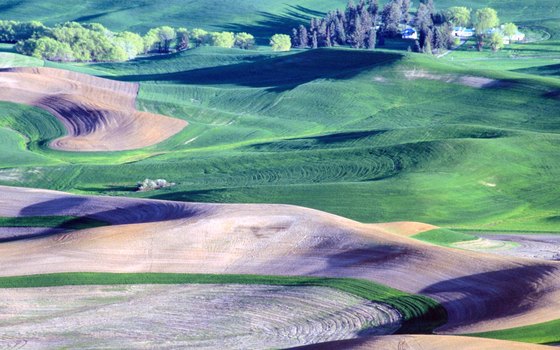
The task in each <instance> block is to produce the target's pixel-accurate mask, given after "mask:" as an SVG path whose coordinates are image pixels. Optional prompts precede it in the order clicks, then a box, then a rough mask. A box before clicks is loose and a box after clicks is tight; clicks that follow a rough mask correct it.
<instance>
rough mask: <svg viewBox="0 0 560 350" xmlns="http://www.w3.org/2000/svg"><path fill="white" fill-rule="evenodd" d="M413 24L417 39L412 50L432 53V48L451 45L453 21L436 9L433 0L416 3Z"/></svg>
mask: <svg viewBox="0 0 560 350" xmlns="http://www.w3.org/2000/svg"><path fill="white" fill-rule="evenodd" d="M414 25H415V27H416V30H417V32H418V40H417V41H415V42H414V47H413V51H415V52H425V53H432V51H433V50H446V49H449V48H451V47H452V46H453V44H454V43H455V38H454V37H453V35H452V32H453V25H454V24H453V22H451V21H450V20H449V17H447V16H446V15H445V12H438V11H436V8H435V5H434V3H433V0H425V1H422V2H421V3H420V5H418V10H417V11H416V16H415V18H414Z"/></svg>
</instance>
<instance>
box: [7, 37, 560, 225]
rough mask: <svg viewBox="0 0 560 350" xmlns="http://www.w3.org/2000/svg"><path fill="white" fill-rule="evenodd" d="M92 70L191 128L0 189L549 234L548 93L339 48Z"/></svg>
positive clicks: (510, 78) (214, 55)
mask: <svg viewBox="0 0 560 350" xmlns="http://www.w3.org/2000/svg"><path fill="white" fill-rule="evenodd" d="M92 68H93V69H94V70H93V71H94V72H95V73H96V74H98V75H101V76H105V77H111V78H113V79H119V80H125V81H131V82H140V83H141V89H140V94H139V98H138V106H139V108H140V109H144V110H148V111H151V112H157V113H161V114H164V115H169V116H174V117H178V118H182V119H186V120H188V121H189V123H190V127H189V128H187V131H185V132H183V133H181V134H179V135H178V136H176V137H174V138H172V139H171V140H169V141H166V142H164V143H163V144H160V145H158V146H156V147H151V148H149V149H146V150H145V151H135V152H132V153H122V152H121V153H117V154H115V155H111V154H97V155H96V157H93V158H89V157H88V158H84V157H81V156H78V155H74V154H66V153H61V152H54V151H48V150H41V152H43V153H44V154H48V155H49V156H51V157H54V158H56V159H60V160H65V161H68V162H71V163H73V164H72V165H65V166H63V167H61V166H57V167H43V168H42V169H41V171H40V173H30V174H27V175H25V176H22V177H21V178H19V179H18V180H17V181H13V180H11V181H4V182H3V183H4V184H17V185H26V186H36V187H42V186H45V184H49V185H48V186H49V187H51V188H55V189H64V190H78V191H86V192H92V193H113V194H127V195H131V194H133V193H132V192H129V191H125V190H127V189H130V188H131V186H133V185H134V184H135V183H136V182H137V181H140V180H142V179H144V178H145V177H152V178H165V179H167V180H169V181H173V182H176V183H177V186H174V187H172V188H170V189H167V190H165V191H162V192H152V193H148V194H147V195H149V196H153V197H157V198H165V199H178V200H197V201H210V202H279V203H289V204H298V205H304V206H308V207H312V208H318V209H322V210H326V211H329V212H333V213H337V214H341V215H344V216H347V217H351V218H354V219H359V220H362V221H366V222H379V221H398V220H417V221H424V222H430V223H434V224H440V225H448V226H449V225H451V226H478V227H485V226H488V227H499V228H502V229H517V228H521V229H528V228H531V229H534V230H555V225H556V215H557V214H555V211H554V210H555V208H556V207H557V204H558V199H557V198H556V196H554V193H553V192H552V191H549V190H548V189H550V188H556V187H557V186H558V181H559V180H558V179H559V178H560V177H559V176H558V173H559V172H560V170H559V168H558V166H559V164H558V161H557V157H556V153H557V150H558V147H559V146H560V145H559V141H560V140H559V139H558V135H557V132H558V130H559V128H560V120H558V118H557V117H556V114H557V113H558V111H559V101H558V100H557V99H556V98H555V91H557V90H558V89H560V86H559V85H558V83H556V82H555V80H554V79H549V78H541V77H538V76H534V75H529V74H523V73H516V72H499V73H498V72H492V71H477V70H474V71H473V70H468V71H467V70H464V69H459V68H454V67H453V66H452V65H450V64H446V63H442V62H441V61H438V60H435V59H433V58H429V57H424V56H419V55H402V54H398V53H392V52H365V51H353V50H340V49H339V50H316V51H306V52H295V53H291V54H280V55H273V54H262V55H259V54H256V53H254V52H253V53H247V52H240V51H233V52H227V50H218V49H211V48H208V49H201V50H193V51H190V52H187V53H183V54H179V55H175V56H172V57H170V58H167V59H165V60H164V59H161V58H151V59H141V60H137V61H134V62H130V63H126V64H118V65H117V64H101V65H95V66H93V67H91V68H90V67H88V69H90V70H92ZM73 69H78V70H83V68H82V67H81V66H75V67H73ZM20 132H22V131H21V130H20ZM146 157H148V158H146ZM143 158H144V160H142V159H143ZM131 160H133V162H131ZM85 163H90V164H89V165H88V164H85ZM91 163H94V164H91ZM95 163H101V164H95ZM121 163H126V164H121ZM109 164H113V165H109ZM119 189H120V190H122V191H120V192H119Z"/></svg>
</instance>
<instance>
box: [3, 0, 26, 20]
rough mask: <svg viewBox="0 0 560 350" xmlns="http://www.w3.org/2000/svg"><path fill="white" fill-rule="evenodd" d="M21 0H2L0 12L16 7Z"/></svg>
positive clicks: (21, 2)
mask: <svg viewBox="0 0 560 350" xmlns="http://www.w3.org/2000/svg"><path fill="white" fill-rule="evenodd" d="M23 2H24V1H23V0H19V1H9V0H8V1H2V4H0V13H2V12H7V11H10V10H13V9H15V8H16V7H18V6H20V5H21V4H23ZM2 19H9V18H2Z"/></svg>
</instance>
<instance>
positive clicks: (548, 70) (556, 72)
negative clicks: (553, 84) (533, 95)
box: [513, 64, 560, 76]
mask: <svg viewBox="0 0 560 350" xmlns="http://www.w3.org/2000/svg"><path fill="white" fill-rule="evenodd" d="M513 72H518V73H526V74H535V75H542V76H560V64H551V65H547V66H540V67H530V68H522V69H515V70H513Z"/></svg>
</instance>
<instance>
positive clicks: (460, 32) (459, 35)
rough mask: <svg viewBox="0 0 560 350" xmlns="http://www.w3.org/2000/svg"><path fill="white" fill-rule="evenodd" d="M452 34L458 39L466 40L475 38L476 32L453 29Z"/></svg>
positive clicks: (471, 29)
mask: <svg viewBox="0 0 560 350" xmlns="http://www.w3.org/2000/svg"><path fill="white" fill-rule="evenodd" d="M451 34H452V35H453V36H454V37H456V38H460V39H466V38H470V37H471V36H474V34H475V32H474V28H465V27H453V31H452V32H451Z"/></svg>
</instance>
